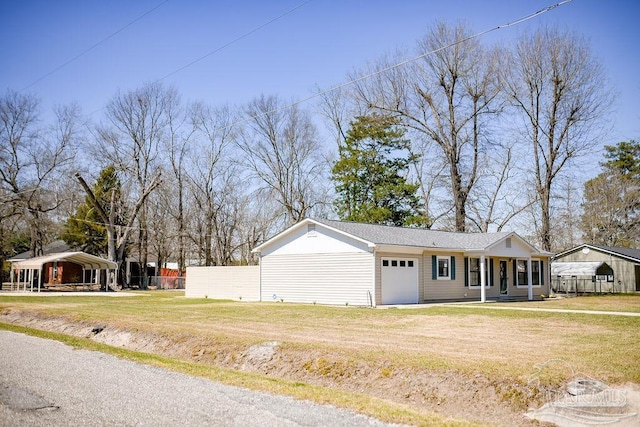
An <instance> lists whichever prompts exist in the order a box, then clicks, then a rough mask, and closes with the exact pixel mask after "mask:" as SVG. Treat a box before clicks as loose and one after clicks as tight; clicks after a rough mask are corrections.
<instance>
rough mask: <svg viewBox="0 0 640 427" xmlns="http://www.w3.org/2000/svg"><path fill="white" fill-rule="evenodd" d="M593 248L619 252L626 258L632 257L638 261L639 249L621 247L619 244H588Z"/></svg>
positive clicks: (639, 256) (639, 259) (639, 257)
mask: <svg viewBox="0 0 640 427" xmlns="http://www.w3.org/2000/svg"><path fill="white" fill-rule="evenodd" d="M589 246H593V247H594V248H598V249H602V250H603V251H607V252H612V253H614V254H619V255H622V256H625V257H628V258H634V259H636V260H638V261H640V249H634V248H623V247H619V246H600V245H589Z"/></svg>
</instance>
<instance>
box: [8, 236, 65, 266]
mask: <svg viewBox="0 0 640 427" xmlns="http://www.w3.org/2000/svg"><path fill="white" fill-rule="evenodd" d="M73 249H75V248H72V247H71V246H69V244H68V243H66V242H65V241H64V240H55V241H53V242H51V243H49V244H47V245H45V246H44V247H43V248H42V254H41V255H49V254H56V253H61V252H69V251H71V250H73ZM29 258H31V251H25V252H22V253H19V254H17V255H14V256H12V257H11V258H9V259H7V262H17V261H24V260H25V259H29Z"/></svg>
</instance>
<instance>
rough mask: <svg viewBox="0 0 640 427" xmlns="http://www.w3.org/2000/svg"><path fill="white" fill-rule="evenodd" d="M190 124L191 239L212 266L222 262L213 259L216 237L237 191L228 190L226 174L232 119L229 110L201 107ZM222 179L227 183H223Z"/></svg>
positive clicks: (193, 110)
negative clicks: (194, 214)
mask: <svg viewBox="0 0 640 427" xmlns="http://www.w3.org/2000/svg"><path fill="white" fill-rule="evenodd" d="M190 115H191V121H192V123H193V126H194V128H195V134H194V136H193V142H194V143H197V145H198V150H194V151H192V152H191V153H190V154H191V159H190V167H189V169H190V170H189V172H188V174H187V175H188V177H189V185H190V189H191V195H192V197H193V203H194V204H195V208H197V211H198V216H197V218H193V219H192V222H193V225H192V233H191V236H190V237H191V239H192V240H193V243H194V244H195V245H196V247H197V248H198V251H199V254H200V259H202V260H203V261H204V264H205V265H214V264H218V263H221V262H226V261H228V260H222V259H221V257H219V256H217V255H216V251H218V254H219V253H220V252H219V251H220V248H218V245H217V244H216V236H217V234H219V233H221V232H222V230H220V228H221V227H220V225H219V224H220V223H224V221H223V211H224V209H225V203H227V202H228V198H227V196H229V195H230V194H232V193H233V191H234V190H235V191H240V188H235V189H229V188H227V185H228V184H229V183H230V182H231V180H230V179H229V175H230V172H231V174H233V172H234V169H233V168H232V164H231V161H230V156H229V145H230V143H231V137H232V135H233V127H232V125H231V122H232V120H231V119H232V116H231V111H230V110H229V108H227V107H224V108H219V109H212V108H210V107H208V106H206V105H204V104H194V105H193V106H192V108H191V113H190ZM225 175H226V177H227V179H225Z"/></svg>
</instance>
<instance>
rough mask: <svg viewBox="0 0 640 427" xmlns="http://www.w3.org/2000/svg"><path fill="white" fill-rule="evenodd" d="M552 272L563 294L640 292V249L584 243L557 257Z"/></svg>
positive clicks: (557, 286) (557, 287) (554, 282)
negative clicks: (568, 292)
mask: <svg viewBox="0 0 640 427" xmlns="http://www.w3.org/2000/svg"><path fill="white" fill-rule="evenodd" d="M551 268H552V288H553V289H555V290H558V291H561V292H563V291H574V292H623V293H630V292H640V250H639V249H633V248H621V247H610V246H599V245H590V244H587V243H584V244H582V245H579V246H576V247H575V248H572V249H569V250H567V251H564V252H561V253H559V254H557V255H556V256H555V257H554V259H553V263H552V265H551ZM580 268H582V270H581V269H580Z"/></svg>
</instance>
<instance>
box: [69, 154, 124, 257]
mask: <svg viewBox="0 0 640 427" xmlns="http://www.w3.org/2000/svg"><path fill="white" fill-rule="evenodd" d="M121 191H122V185H121V183H120V180H119V179H118V175H117V173H116V169H115V167H114V166H107V167H106V168H104V169H102V171H101V172H100V176H99V177H98V179H97V180H96V183H95V184H94V186H93V192H94V194H95V196H96V198H97V199H98V200H99V201H100V203H101V204H102V205H103V206H105V207H106V208H107V209H108V208H109V206H110V205H111V198H112V197H115V200H119V199H120V197H121ZM61 237H62V239H63V240H64V241H65V242H67V243H68V244H69V245H71V246H75V247H79V248H81V249H82V250H83V251H84V252H87V253H90V254H94V255H105V254H106V253H107V230H106V228H105V226H104V224H102V221H101V219H100V215H99V214H98V212H97V211H96V209H95V208H94V207H93V204H92V203H91V200H90V199H89V196H86V197H85V200H84V202H83V203H81V204H80V205H78V208H77V209H76V213H75V214H73V215H72V216H70V217H69V218H68V219H67V222H66V224H65V226H64V229H63V232H62V236H61Z"/></svg>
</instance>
